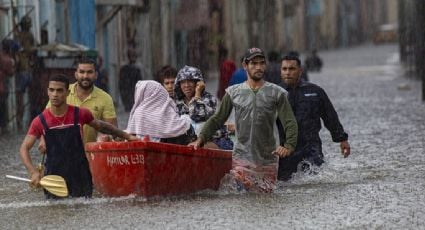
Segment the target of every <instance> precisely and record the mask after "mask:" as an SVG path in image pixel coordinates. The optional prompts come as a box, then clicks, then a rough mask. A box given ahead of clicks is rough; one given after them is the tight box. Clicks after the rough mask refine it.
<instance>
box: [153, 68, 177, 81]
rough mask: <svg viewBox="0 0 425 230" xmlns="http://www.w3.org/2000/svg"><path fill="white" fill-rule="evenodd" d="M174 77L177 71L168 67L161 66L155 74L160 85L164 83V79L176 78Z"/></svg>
mask: <svg viewBox="0 0 425 230" xmlns="http://www.w3.org/2000/svg"><path fill="white" fill-rule="evenodd" d="M176 77H177V69H176V68H174V67H172V66H170V65H166V66H163V67H162V68H161V69H159V70H158V72H157V73H156V79H157V80H158V82H159V83H161V84H163V83H164V80H165V79H166V78H176Z"/></svg>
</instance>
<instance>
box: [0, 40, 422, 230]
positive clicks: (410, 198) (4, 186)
mask: <svg viewBox="0 0 425 230" xmlns="http://www.w3.org/2000/svg"><path fill="white" fill-rule="evenodd" d="M319 55H321V56H322V58H323V60H324V65H325V67H324V69H323V71H322V72H321V73H316V74H310V79H311V80H312V81H313V82H315V83H317V84H319V85H321V86H322V87H323V88H324V89H325V90H326V92H327V93H328V95H329V97H330V98H331V100H332V101H333V103H334V106H335V108H336V110H337V111H338V113H339V116H340V119H341V121H342V124H343V125H344V128H345V129H346V130H347V132H348V133H349V135H350V139H349V141H350V144H351V147H352V154H351V156H350V157H349V158H347V159H344V158H343V157H342V155H341V154H340V153H339V145H338V144H336V143H332V142H331V140H330V135H329V133H328V132H327V131H326V130H323V131H322V133H321V134H322V139H323V145H324V153H325V157H326V164H325V165H324V166H323V167H321V168H319V169H317V171H318V172H319V173H318V175H303V174H297V175H296V176H295V178H293V179H292V180H291V181H289V182H285V183H281V184H279V188H278V189H277V191H276V192H275V193H274V194H247V193H242V194H234V193H229V192H226V191H219V192H214V191H205V192H201V193H199V194H192V195H188V196H181V197H172V198H162V199H161V198H160V199H155V200H149V201H147V200H145V199H143V198H140V197H133V196H129V197H120V198H104V197H101V196H100V195H99V194H95V196H94V198H93V199H72V200H62V201H56V202H55V201H46V200H44V197H43V194H42V192H36V191H31V190H30V189H29V188H28V186H27V185H26V184H25V183H22V182H17V181H12V180H8V179H6V178H5V177H4V175H6V174H12V175H17V176H26V170H25V169H24V167H23V166H22V165H21V163H20V160H19V157H18V148H19V145H20V142H21V141H22V139H23V135H22V134H12V135H10V136H7V137H5V136H2V137H0V144H1V146H2V149H1V150H0V153H1V154H0V160H1V161H0V174H1V175H2V176H1V177H0V183H1V187H0V223H1V227H0V228H2V229H58V228H61V229H424V226H425V218H424V217H425V208H424V205H425V193H424V190H425V179H424V175H425V158H424V155H423V154H424V140H425V135H423V133H424V130H425V116H424V114H425V105H424V103H422V102H421V82H420V81H417V80H414V79H413V78H409V77H406V76H402V75H403V74H402V71H401V67H400V66H399V64H398V56H397V46H395V45H383V46H361V47H356V48H352V49H344V50H336V51H328V52H321V53H319ZM210 83H211V84H216V82H214V80H210ZM212 92H215V91H212ZM123 119H125V118H123ZM121 127H123V126H121ZM33 154H34V156H36V157H34V159H35V161H36V162H37V161H39V160H40V157H39V156H38V155H37V153H36V152H35V151H34V152H33Z"/></svg>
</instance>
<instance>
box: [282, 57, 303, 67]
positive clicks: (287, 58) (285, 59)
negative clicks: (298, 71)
mask: <svg viewBox="0 0 425 230" xmlns="http://www.w3.org/2000/svg"><path fill="white" fill-rule="evenodd" d="M283 61H296V62H297V65H298V67H301V61H300V58H299V57H298V56H295V55H289V54H288V55H285V56H283V58H282V60H281V62H283Z"/></svg>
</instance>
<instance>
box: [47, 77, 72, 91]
mask: <svg viewBox="0 0 425 230" xmlns="http://www.w3.org/2000/svg"><path fill="white" fill-rule="evenodd" d="M51 81H58V82H62V83H64V84H65V88H66V89H68V88H69V78H68V77H67V76H66V75H65V74H55V75H51V76H50V77H49V82H51Z"/></svg>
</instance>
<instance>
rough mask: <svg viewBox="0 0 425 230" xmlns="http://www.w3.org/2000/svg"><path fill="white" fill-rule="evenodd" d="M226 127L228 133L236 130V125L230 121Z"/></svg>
mask: <svg viewBox="0 0 425 230" xmlns="http://www.w3.org/2000/svg"><path fill="white" fill-rule="evenodd" d="M226 128H227V131H228V132H229V134H234V133H235V131H236V126H235V124H232V123H227V124H226Z"/></svg>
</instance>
